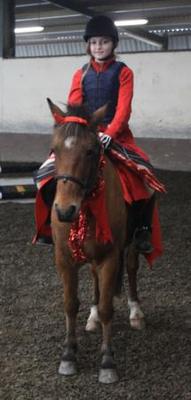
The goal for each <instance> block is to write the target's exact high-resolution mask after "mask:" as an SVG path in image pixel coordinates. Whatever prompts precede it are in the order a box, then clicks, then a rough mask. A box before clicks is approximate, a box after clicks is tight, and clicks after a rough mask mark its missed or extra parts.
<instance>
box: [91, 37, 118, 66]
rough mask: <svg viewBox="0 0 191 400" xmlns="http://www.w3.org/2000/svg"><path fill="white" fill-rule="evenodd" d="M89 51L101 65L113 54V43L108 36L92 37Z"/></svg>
mask: <svg viewBox="0 0 191 400" xmlns="http://www.w3.org/2000/svg"><path fill="white" fill-rule="evenodd" d="M89 49H90V54H91V56H92V57H94V59H95V61H97V62H99V63H101V62H104V60H105V59H107V57H109V56H110V55H112V54H113V41H112V39H111V38H110V37H107V36H96V37H92V38H90V40H89Z"/></svg>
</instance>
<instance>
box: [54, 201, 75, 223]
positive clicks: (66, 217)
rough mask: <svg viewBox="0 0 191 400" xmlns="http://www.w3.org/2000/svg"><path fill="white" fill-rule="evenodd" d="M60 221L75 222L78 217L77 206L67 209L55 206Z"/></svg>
mask: <svg viewBox="0 0 191 400" xmlns="http://www.w3.org/2000/svg"><path fill="white" fill-rule="evenodd" d="M54 207H55V210H56V214H57V217H58V220H59V221H60V222H73V221H74V219H75V218H76V216H77V211H78V210H77V206H75V205H74V204H72V205H70V206H69V207H68V208H67V209H65V210H64V209H63V208H60V207H59V206H58V204H57V203H55V205H54Z"/></svg>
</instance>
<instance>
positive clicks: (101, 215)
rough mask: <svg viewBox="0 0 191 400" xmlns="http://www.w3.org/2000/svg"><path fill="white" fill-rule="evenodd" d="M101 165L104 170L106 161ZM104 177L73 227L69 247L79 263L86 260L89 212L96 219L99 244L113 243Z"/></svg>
mask: <svg viewBox="0 0 191 400" xmlns="http://www.w3.org/2000/svg"><path fill="white" fill-rule="evenodd" d="M101 164H102V165H101V168H103V165H104V164H105V162H104V160H101ZM102 176H103V175H101V176H100V179H99V182H98V185H97V187H96V188H95V190H94V191H93V193H92V194H91V196H90V197H89V198H88V199H86V200H85V201H84V202H83V203H82V207H81V210H80V214H79V218H78V219H77V220H76V221H75V222H74V223H73V224H72V225H71V230H70V235H69V245H70V248H71V250H72V254H73V257H74V258H75V259H76V260H77V261H85V260H86V256H85V254H84V250H83V245H84V241H85V239H86V237H88V222H87V220H88V217H87V213H88V212H89V211H90V213H91V214H92V215H93V216H94V217H95V221H96V232H95V236H96V240H97V242H100V243H103V244H105V243H108V242H113V238H112V233H111V229H110V225H109V222H108V215H107V208H106V202H105V182H104V179H103V177H102Z"/></svg>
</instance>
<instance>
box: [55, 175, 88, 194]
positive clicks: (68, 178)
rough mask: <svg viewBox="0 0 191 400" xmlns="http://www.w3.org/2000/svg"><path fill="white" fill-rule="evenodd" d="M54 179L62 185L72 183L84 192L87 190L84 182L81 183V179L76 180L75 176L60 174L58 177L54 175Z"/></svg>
mask: <svg viewBox="0 0 191 400" xmlns="http://www.w3.org/2000/svg"><path fill="white" fill-rule="evenodd" d="M55 179H56V180H57V181H59V180H62V181H63V182H64V183H66V182H68V181H69V182H74V183H76V184H77V185H79V186H80V187H81V189H83V190H85V191H86V192H87V191H88V189H89V188H88V185H87V184H86V183H85V182H83V181H82V180H81V179H79V178H76V177H75V176H72V175H65V174H63V175H62V174H60V175H56V176H55Z"/></svg>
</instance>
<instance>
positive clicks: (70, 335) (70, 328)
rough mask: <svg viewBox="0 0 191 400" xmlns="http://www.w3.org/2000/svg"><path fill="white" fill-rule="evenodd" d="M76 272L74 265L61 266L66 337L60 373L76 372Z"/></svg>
mask: <svg viewBox="0 0 191 400" xmlns="http://www.w3.org/2000/svg"><path fill="white" fill-rule="evenodd" d="M77 274H78V272H77V267H76V266H75V265H71V264H70V265H65V266H63V267H62V279H63V286H64V310H65V316H66V337H65V341H64V350H63V355H62V361H61V363H60V367H59V371H58V372H59V373H60V374H61V375H67V376H69V375H74V374H76V373H77V366H76V364H77V362H76V351H77V341H76V316H77V313H78V309H79V300H78V298H77V288H78V275H77Z"/></svg>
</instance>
